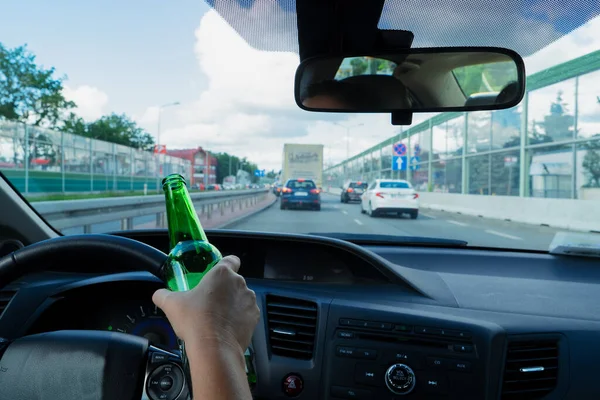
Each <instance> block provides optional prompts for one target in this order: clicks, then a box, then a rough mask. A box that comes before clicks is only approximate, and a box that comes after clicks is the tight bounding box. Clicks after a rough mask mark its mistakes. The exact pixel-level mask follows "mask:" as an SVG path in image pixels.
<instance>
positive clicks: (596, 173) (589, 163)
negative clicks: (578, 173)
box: [582, 134, 600, 187]
mask: <svg viewBox="0 0 600 400" xmlns="http://www.w3.org/2000/svg"><path fill="white" fill-rule="evenodd" d="M593 137H596V138H597V137H600V134H596V135H594V136H593ZM585 148H586V149H587V152H586V153H585V156H584V157H583V164H582V166H583V168H584V169H585V172H586V175H587V176H588V178H589V184H588V185H589V186H590V187H600V154H599V153H598V151H600V140H594V141H590V142H588V143H586V144H585Z"/></svg>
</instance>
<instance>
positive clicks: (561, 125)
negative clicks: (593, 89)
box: [539, 91, 575, 141]
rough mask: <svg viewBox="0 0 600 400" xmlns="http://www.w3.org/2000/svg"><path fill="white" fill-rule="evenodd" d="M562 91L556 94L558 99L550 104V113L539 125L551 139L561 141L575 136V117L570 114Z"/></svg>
mask: <svg viewBox="0 0 600 400" xmlns="http://www.w3.org/2000/svg"><path fill="white" fill-rule="evenodd" d="M562 94H563V93H562V91H559V92H558V93H557V95H556V100H555V101H554V102H553V103H552V104H551V105H550V114H548V115H546V116H544V122H542V123H540V124H539V125H540V126H541V127H542V128H543V129H544V132H545V134H546V136H548V137H550V138H551V140H554V141H559V140H563V139H572V138H573V127H574V125H575V118H574V117H573V115H571V114H569V110H568V104H567V103H565V102H564V101H563V99H562Z"/></svg>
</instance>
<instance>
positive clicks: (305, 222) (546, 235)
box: [227, 194, 560, 251]
mask: <svg viewBox="0 0 600 400" xmlns="http://www.w3.org/2000/svg"><path fill="white" fill-rule="evenodd" d="M321 201H322V204H321V211H309V210H280V209H279V202H277V203H275V204H274V205H273V206H271V207H270V208H268V209H266V210H265V211H262V212H259V213H257V214H255V215H253V216H251V217H249V218H247V219H244V220H243V221H240V222H238V223H236V224H233V225H231V226H228V227H227V228H229V229H240V230H254V231H263V232H289V233H319V232H344V233H368V234H383V235H399V236H421V237H430V238H444V239H460V240H465V241H467V242H468V244H469V245H472V246H482V247H503V248H517V249H531V250H542V251H547V250H548V247H549V245H550V243H551V242H552V239H553V237H554V235H555V234H556V232H559V231H560V230H559V229H554V228H549V227H543V226H534V225H529V224H521V223H516V222H508V221H500V220H493V219H486V218H480V217H472V216H467V215H461V214H455V213H449V212H444V211H433V210H428V209H421V211H420V214H419V218H418V219H416V220H412V219H410V217H409V216H402V217H396V216H390V217H385V216H384V217H376V218H371V217H369V216H368V215H366V214H361V212H360V204H358V203H352V204H343V203H340V198H339V196H335V195H329V194H325V195H323V197H322V199H321Z"/></svg>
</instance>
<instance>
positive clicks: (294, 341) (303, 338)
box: [267, 295, 317, 360]
mask: <svg viewBox="0 0 600 400" xmlns="http://www.w3.org/2000/svg"><path fill="white" fill-rule="evenodd" d="M267 321H268V327H269V343H270V348H271V353H272V354H277V355H279V356H284V357H290V358H298V359H301V360H310V359H311V358H312V356H313V348H314V344H315V334H316V331H317V305H316V304H315V303H313V302H311V301H305V300H297V299H292V298H289V297H280V296H273V295H268V296H267Z"/></svg>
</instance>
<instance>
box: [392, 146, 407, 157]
mask: <svg viewBox="0 0 600 400" xmlns="http://www.w3.org/2000/svg"><path fill="white" fill-rule="evenodd" d="M393 147H394V155H395V156H405V155H406V145H405V144H404V143H396V144H395V145H394V146H393Z"/></svg>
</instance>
